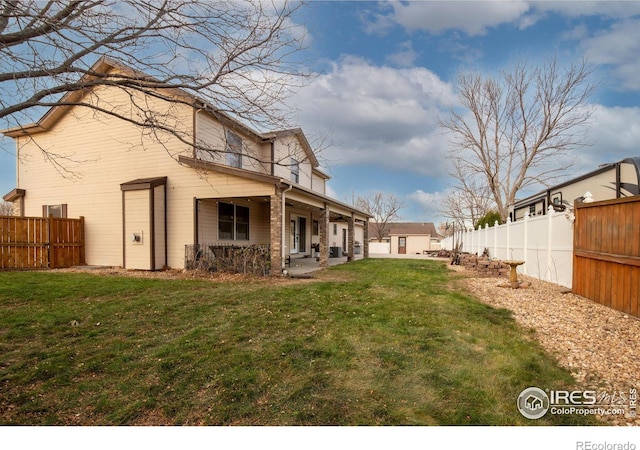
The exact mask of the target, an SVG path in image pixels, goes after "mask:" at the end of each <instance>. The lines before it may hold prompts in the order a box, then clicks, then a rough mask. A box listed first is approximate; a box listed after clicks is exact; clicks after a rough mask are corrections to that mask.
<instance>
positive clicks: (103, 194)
mask: <svg viewBox="0 0 640 450" xmlns="http://www.w3.org/2000/svg"><path fill="white" fill-rule="evenodd" d="M99 95H100V98H101V99H103V100H104V99H107V98H108V100H109V103H111V104H122V105H126V104H128V102H129V101H130V100H129V97H128V96H127V95H126V94H125V93H124V92H122V91H120V90H118V89H113V88H112V89H109V92H108V93H105V92H104V90H102V92H101V93H100V94H99ZM149 102H150V103H152V104H153V102H156V103H157V104H158V108H161V107H163V102H162V101H160V100H152V99H149ZM164 106H166V104H164ZM123 107H124V106H123ZM171 109H172V111H171V113H172V114H174V119H173V124H174V126H175V127H176V128H177V129H179V130H181V131H182V132H183V133H185V134H188V133H190V132H191V127H192V124H193V109H192V108H189V107H187V106H183V105H172V108H171ZM33 139H34V141H33V140H31V139H30V138H28V137H22V138H19V139H18V142H17V144H18V153H19V155H18V156H19V158H22V159H23V160H24V161H25V162H26V163H25V164H19V170H18V180H19V181H18V187H19V188H22V189H26V191H27V192H26V196H25V214H26V215H35V216H39V215H41V213H42V205H46V204H60V203H66V204H67V205H68V210H67V212H68V216H69V217H78V216H84V217H85V238H86V255H85V256H86V262H87V264H90V265H91V264H99V265H112V266H120V265H122V261H123V255H122V245H123V244H122V239H123V237H122V192H121V191H120V184H121V183H125V182H128V181H131V180H134V179H137V178H146V177H162V176H167V177H168V180H167V223H168V226H167V233H168V264H169V266H170V267H174V268H180V267H183V265H184V245H185V244H190V243H193V242H194V235H193V234H194V233H193V230H194V224H193V219H194V211H193V204H194V202H193V199H194V197H198V198H210V197H249V196H264V195H267V196H268V195H271V194H272V193H273V192H274V186H273V185H270V184H263V183H259V182H255V181H249V180H246V179H243V178H240V177H235V176H232V175H226V174H213V173H204V172H199V171H196V170H194V169H192V168H188V167H185V166H182V165H180V164H178V162H177V161H176V159H177V157H178V156H179V155H184V156H188V157H191V156H192V154H193V152H192V147H191V145H188V144H185V143H183V142H180V141H179V140H178V139H177V138H175V137H171V136H164V137H163V140H162V143H160V142H157V141H154V140H152V139H151V137H149V133H144V135H142V131H141V130H140V129H139V128H138V127H136V126H134V125H132V124H131V123H128V122H126V121H124V120H119V119H116V118H113V117H111V116H108V115H104V114H100V113H96V112H94V111H92V110H89V109H88V108H75V109H74V110H73V111H72V113H70V114H67V115H66V116H65V117H63V118H62V119H60V120H59V121H58V122H57V123H56V125H55V126H54V128H53V129H52V130H50V131H48V132H44V133H39V134H36V135H34V136H33ZM40 147H42V148H45V149H47V150H48V151H50V152H51V153H55V154H58V155H62V157H63V159H59V160H58V161H57V162H58V163H59V164H60V165H61V166H62V167H63V168H64V169H61V168H60V167H58V168H56V167H55V166H54V165H53V164H52V163H51V162H50V161H48V160H47V158H46V157H45V156H44V155H43V154H42V152H41V151H40ZM147 195H148V192H147ZM145 210H146V211H147V214H148V211H149V206H148V203H147V206H146V207H145ZM148 260H149V257H148V256H147V261H148Z"/></svg>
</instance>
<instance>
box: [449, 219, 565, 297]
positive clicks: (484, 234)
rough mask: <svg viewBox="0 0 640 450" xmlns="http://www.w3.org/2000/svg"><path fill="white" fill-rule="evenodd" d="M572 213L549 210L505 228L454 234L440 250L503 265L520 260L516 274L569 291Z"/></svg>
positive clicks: (499, 227) (498, 227)
mask: <svg viewBox="0 0 640 450" xmlns="http://www.w3.org/2000/svg"><path fill="white" fill-rule="evenodd" d="M573 220H574V216H573V213H570V212H555V211H554V210H553V207H550V208H549V210H548V211H547V214H546V215H544V216H534V217H529V214H528V213H527V215H526V216H525V218H524V219H523V220H518V221H515V222H510V221H509V222H507V223H506V224H504V225H496V226H493V227H488V226H487V227H485V228H483V229H479V230H466V231H461V232H456V235H455V236H454V237H448V238H446V239H443V240H442V248H443V249H446V250H453V248H454V246H455V245H456V244H460V243H461V244H462V251H463V252H468V253H477V254H478V255H480V254H482V252H483V251H484V249H485V248H486V249H488V250H489V257H490V258H497V259H500V260H502V261H506V260H520V261H524V262H525V263H524V264H523V265H521V266H519V267H518V273H521V274H524V275H529V276H531V277H534V278H538V279H540V280H544V281H549V282H552V283H556V284H559V285H561V286H565V287H569V288H570V287H571V281H572V276H573Z"/></svg>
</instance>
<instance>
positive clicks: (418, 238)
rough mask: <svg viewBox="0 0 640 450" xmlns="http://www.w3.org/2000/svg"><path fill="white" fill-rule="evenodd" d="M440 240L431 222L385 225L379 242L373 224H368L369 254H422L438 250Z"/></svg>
mask: <svg viewBox="0 0 640 450" xmlns="http://www.w3.org/2000/svg"><path fill="white" fill-rule="evenodd" d="M441 238H442V237H441V236H440V235H439V234H438V232H437V231H436V227H435V226H434V224H433V223H431V222H397V223H388V224H387V225H386V227H385V228H384V233H383V237H382V242H380V241H379V239H378V236H377V233H376V228H375V224H374V223H371V222H370V223H369V247H370V251H371V253H390V254H392V255H403V254H423V253H425V252H428V251H434V250H440V239H441Z"/></svg>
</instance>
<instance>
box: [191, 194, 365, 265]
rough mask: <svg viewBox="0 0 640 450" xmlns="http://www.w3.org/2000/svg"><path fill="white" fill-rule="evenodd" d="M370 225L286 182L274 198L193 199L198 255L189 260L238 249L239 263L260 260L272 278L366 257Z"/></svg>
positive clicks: (351, 210) (352, 211)
mask: <svg viewBox="0 0 640 450" xmlns="http://www.w3.org/2000/svg"><path fill="white" fill-rule="evenodd" d="M368 220H369V216H368V215H367V214H366V213H363V212H362V211H358V210H356V209H355V208H353V207H351V206H349V205H346V204H343V203H341V202H338V201H336V200H333V199H331V198H329V197H326V196H324V195H321V194H318V193H316V192H313V191H310V190H307V189H305V188H301V187H299V186H296V185H293V184H286V183H280V184H278V185H275V186H274V192H273V194H272V195H262V196H247V197H208V198H194V246H193V247H194V249H195V251H196V252H200V253H199V256H198V255H196V254H195V253H194V254H192V255H191V256H192V257H193V258H194V260H195V259H196V258H198V257H200V258H202V257H205V256H206V257H208V258H215V257H216V254H217V255H222V254H225V250H224V249H225V248H226V249H230V250H228V251H226V253H228V254H231V253H232V252H233V251H234V250H233V249H235V253H234V254H235V255H237V254H240V253H242V254H243V255H245V256H243V258H245V259H244V260H243V261H240V264H245V265H246V264H247V261H249V262H250V263H251V264H254V265H255V264H256V258H260V257H261V258H263V259H264V260H265V261H264V262H262V263H261V264H263V265H264V269H263V268H261V267H259V271H263V272H268V273H269V274H271V275H279V274H282V273H283V271H284V270H287V272H288V273H292V272H291V270H292V268H293V270H294V271H298V272H299V271H300V270H306V269H307V268H310V270H313V267H314V266H315V267H327V266H329V265H332V264H333V263H337V262H338V261H340V262H346V261H351V260H354V259H356V258H366V257H368V252H369V249H368V242H369V238H368V226H365V225H366V224H367V223H368ZM247 248H251V249H253V251H252V252H250V251H249V250H242V249H247ZM185 258H186V259H188V256H187V255H185ZM252 258H253V259H252ZM302 263H304V264H302ZM303 267H304V268H303Z"/></svg>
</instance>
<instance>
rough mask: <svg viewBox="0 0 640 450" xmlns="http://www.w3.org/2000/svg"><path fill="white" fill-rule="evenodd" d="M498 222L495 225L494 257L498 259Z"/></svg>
mask: <svg viewBox="0 0 640 450" xmlns="http://www.w3.org/2000/svg"><path fill="white" fill-rule="evenodd" d="M498 225H499V223H498V221H497V220H496V222H495V223H494V224H493V257H494V258H497V257H498Z"/></svg>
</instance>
